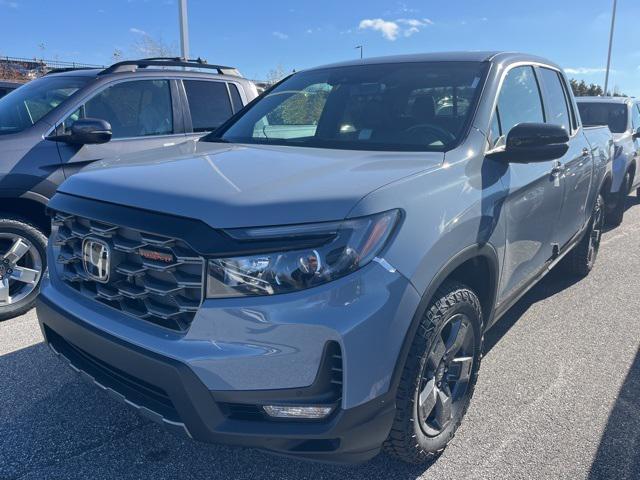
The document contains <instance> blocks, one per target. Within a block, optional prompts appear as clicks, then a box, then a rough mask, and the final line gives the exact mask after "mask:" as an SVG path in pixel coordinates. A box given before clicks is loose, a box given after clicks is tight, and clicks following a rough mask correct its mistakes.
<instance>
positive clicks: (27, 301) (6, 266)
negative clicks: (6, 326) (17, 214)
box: [0, 218, 47, 320]
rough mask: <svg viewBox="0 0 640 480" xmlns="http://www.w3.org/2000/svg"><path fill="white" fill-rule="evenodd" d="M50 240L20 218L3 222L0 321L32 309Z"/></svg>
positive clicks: (0, 251) (4, 219)
mask: <svg viewBox="0 0 640 480" xmlns="http://www.w3.org/2000/svg"><path fill="white" fill-rule="evenodd" d="M46 245H47V239H46V237H45V236H44V234H43V233H42V232H41V231H40V230H38V229H37V228H36V227H34V226H32V225H30V224H28V223H26V222H24V221H23V220H21V219H18V218H3V219H0V320H5V319H8V318H12V317H16V316H18V315H21V314H23V313H24V312H26V311H27V310H29V309H31V308H32V307H33V304H34V303H35V299H36V296H37V295H38V290H39V287H40V280H41V279H42V273H43V271H44V268H45V252H46Z"/></svg>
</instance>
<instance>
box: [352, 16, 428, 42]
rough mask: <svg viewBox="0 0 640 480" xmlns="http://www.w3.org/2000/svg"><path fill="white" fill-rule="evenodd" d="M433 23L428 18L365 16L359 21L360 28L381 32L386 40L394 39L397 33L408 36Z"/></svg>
mask: <svg viewBox="0 0 640 480" xmlns="http://www.w3.org/2000/svg"><path fill="white" fill-rule="evenodd" d="M428 25H433V21H431V20H430V19H428V18H422V19H418V18H399V19H397V20H395V21H392V20H384V19H382V18H366V19H364V20H362V21H361V22H360V25H359V27H358V28H360V30H365V29H371V30H375V31H377V32H380V33H382V36H383V37H384V38H386V39H387V40H391V41H394V40H396V39H397V38H398V36H399V35H403V36H405V37H410V36H411V35H413V34H414V33H418V32H419V31H420V30H421V29H422V28H424V27H426V26H428Z"/></svg>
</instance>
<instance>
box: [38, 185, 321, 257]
mask: <svg viewBox="0 0 640 480" xmlns="http://www.w3.org/2000/svg"><path fill="white" fill-rule="evenodd" d="M51 210H54V211H60V212H64V213H70V214H73V215H78V216H80V217H84V218H88V219H90V220H96V221H102V222H105V223H111V224H113V225H118V226H122V227H128V228H132V229H136V230H139V231H142V232H147V233H152V234H156V235H163V236H166V237H171V238H179V239H181V240H184V241H185V242H186V243H188V244H189V246H191V248H193V249H194V250H195V251H196V252H197V253H198V254H200V255H202V256H207V257H227V256H234V255H251V254H257V253H266V252H279V251H283V250H297V249H303V248H310V247H317V246H319V245H322V244H323V243H324V242H325V241H326V239H320V240H319V239H318V237H317V236H310V237H291V238H282V239H278V240H264V241H251V242H243V241H239V240H234V239H233V238H231V236H229V235H227V234H226V233H224V231H223V230H221V229H216V228H213V227H211V226H209V225H207V224H206V223H204V222H202V221H201V220H196V219H193V218H187V217H180V216H175V215H169V214H165V213H158V212H154V211H151V210H144V209H140V208H134V207H128V206H124V205H118V204H115V203H110V202H104V201H98V200H93V199H89V198H85V197H80V196H76V195H72V194H68V193H62V192H58V193H56V194H55V195H54V196H53V198H52V199H51V200H50V201H49V205H48V211H51Z"/></svg>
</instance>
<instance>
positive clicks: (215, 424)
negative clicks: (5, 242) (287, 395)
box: [37, 292, 395, 463]
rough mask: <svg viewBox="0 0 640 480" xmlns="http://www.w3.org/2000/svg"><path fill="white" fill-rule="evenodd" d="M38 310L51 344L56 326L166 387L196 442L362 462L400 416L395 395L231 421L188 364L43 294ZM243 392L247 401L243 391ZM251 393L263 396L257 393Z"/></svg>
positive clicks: (107, 359)
mask: <svg viewBox="0 0 640 480" xmlns="http://www.w3.org/2000/svg"><path fill="white" fill-rule="evenodd" d="M37 312H38V320H39V322H40V325H41V328H42V331H43V334H44V336H45V339H46V341H47V342H50V341H51V339H50V335H49V337H47V332H48V331H54V332H55V333H56V334H57V335H59V336H60V337H62V338H64V339H65V341H67V342H69V343H72V344H73V345H74V346H76V347H77V348H79V349H82V351H84V352H86V353H88V354H90V355H91V356H92V357H95V358H96V359H98V360H99V361H101V362H104V363H106V364H109V365H111V366H112V367H114V368H116V369H119V370H121V371H122V372H126V373H127V375H130V376H133V377H135V378H137V379H139V380H142V381H144V382H146V383H148V384H150V385H153V386H155V387H157V388H159V389H162V390H163V391H165V392H166V393H167V395H168V396H169V398H170V400H171V402H172V404H173V405H174V407H175V409H176V411H177V412H178V416H179V419H180V421H181V422H182V423H184V425H185V428H186V429H187V431H188V432H189V434H190V435H191V436H192V437H193V438H194V439H195V440H199V441H204V442H211V443H227V444H233V445H241V446H246V447H253V448H260V449H264V450H268V451H271V452H275V453H278V454H282V455H287V456H296V457H303V458H307V459H313V460H317V461H325V462H336V463H359V462H364V461H367V460H369V459H371V458H373V457H374V456H375V455H377V454H378V452H379V451H380V448H381V446H382V443H383V442H384V440H385V439H386V438H387V436H388V434H389V432H390V430H391V425H392V423H393V418H394V416H395V402H394V394H393V393H392V392H387V393H386V394H384V395H382V396H380V397H377V398H375V399H373V400H371V401H369V402H367V403H364V404H362V405H359V406H357V407H354V408H351V409H348V410H342V409H338V410H337V411H336V412H335V414H334V415H332V416H331V418H330V419H328V420H327V421H322V422H309V421H306V422H305V421H300V422H295V421H287V422H276V421H264V420H262V419H260V420H255V421H250V420H235V419H232V418H229V417H227V415H225V413H224V411H223V410H222V409H221V408H220V405H219V404H218V403H217V402H216V400H215V398H216V397H217V392H215V391H209V390H208V389H207V388H206V387H205V385H204V384H203V383H202V382H201V381H200V379H199V378H198V377H197V376H196V375H195V373H194V372H193V371H192V370H191V369H190V368H189V367H188V366H187V365H186V364H183V363H181V362H179V361H177V360H174V359H171V358H168V357H164V356H162V355H158V354H156V353H154V352H150V351H148V350H145V349H143V348H140V347H138V346H135V345H132V344H130V343H128V342H125V341H123V340H121V339H118V338H116V337H113V336H111V335H110V334H107V333H106V332H103V331H101V330H99V329H97V328H95V327H93V326H92V325H89V324H87V323H86V322H84V321H82V320H81V319H79V318H77V317H75V316H74V315H73V314H71V313H69V312H68V311H66V310H65V309H63V308H62V307H61V306H58V305H56V304H55V303H54V302H53V301H51V300H50V299H49V298H48V297H47V295H46V292H43V293H41V295H40V297H39V299H38V303H37ZM72 365H73V363H72ZM77 368H78V369H80V368H79V367H77ZM237 393H238V398H241V397H242V392H237ZM263 393H264V394H265V398H272V397H273V395H274V394H273V392H272V391H264V392H263ZM281 393H282V391H280V392H279V393H278V395H280V394H281ZM252 395H253V396H254V397H255V398H257V397H258V394H257V392H254V393H253V394H252ZM228 396H229V397H231V395H230V393H229V395H228ZM125 398H126V397H125ZM242 398H246V397H242ZM230 400H232V398H230Z"/></svg>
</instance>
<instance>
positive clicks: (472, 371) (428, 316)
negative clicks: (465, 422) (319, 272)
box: [384, 282, 484, 464]
mask: <svg viewBox="0 0 640 480" xmlns="http://www.w3.org/2000/svg"><path fill="white" fill-rule="evenodd" d="M483 327H484V326H483V321H482V309H481V307H480V301H479V300H478V297H477V296H476V294H475V293H474V292H473V291H472V290H470V289H469V288H467V287H466V286H465V285H462V284H460V283H454V282H445V284H444V285H443V286H442V287H440V288H439V289H438V291H437V292H436V294H435V296H434V299H433V300H432V301H431V303H430V305H429V307H428V308H427V310H426V312H425V313H424V316H423V318H422V320H421V322H420V325H419V327H418V331H417V332H416V335H415V338H414V339H413V343H412V344H411V350H410V351H409V354H408V356H407V360H406V363H405V366H404V369H403V372H402V377H401V379H400V384H399V386H398V391H397V394H396V416H395V419H394V422H393V426H392V428H391V432H390V433H389V437H388V438H387V440H386V441H385V443H384V450H385V451H386V452H387V453H388V454H390V455H392V456H394V457H396V458H398V459H400V460H402V461H404V462H407V463H413V464H419V463H424V462H427V461H429V460H431V459H435V458H436V457H437V456H438V455H440V453H441V452H442V451H443V450H444V449H445V447H446V446H447V444H448V443H449V442H450V441H451V440H452V439H453V437H454V435H455V433H456V430H457V429H458V427H459V426H460V423H461V422H462V419H463V417H464V415H465V413H466V411H467V408H468V407H469V403H470V401H471V397H472V396H473V391H474V388H475V385H476V380H477V378H478V369H479V368H480V360H481V357H482V344H483V340H484V337H483Z"/></svg>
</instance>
